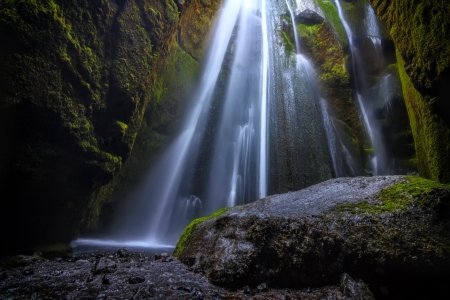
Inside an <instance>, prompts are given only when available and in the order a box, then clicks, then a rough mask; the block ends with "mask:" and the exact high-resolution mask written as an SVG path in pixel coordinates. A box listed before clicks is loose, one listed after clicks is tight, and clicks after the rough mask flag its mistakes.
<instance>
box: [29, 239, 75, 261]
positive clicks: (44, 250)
mask: <svg viewBox="0 0 450 300" xmlns="http://www.w3.org/2000/svg"><path fill="white" fill-rule="evenodd" d="M33 250H34V252H35V253H37V254H39V256H42V257H45V258H56V257H63V256H64V255H66V254H69V253H72V251H73V250H72V248H70V246H69V245H67V244H62V243H60V244H54V245H41V246H34V247H33Z"/></svg>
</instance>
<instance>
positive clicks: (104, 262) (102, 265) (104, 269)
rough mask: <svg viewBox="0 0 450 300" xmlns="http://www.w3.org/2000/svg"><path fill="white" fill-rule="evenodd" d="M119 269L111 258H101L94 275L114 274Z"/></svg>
mask: <svg viewBox="0 0 450 300" xmlns="http://www.w3.org/2000/svg"><path fill="white" fill-rule="evenodd" d="M116 269H117V264H116V262H115V261H113V260H111V259H109V258H105V257H103V258H100V260H99V262H98V264H97V266H96V267H95V271H94V274H95V275H97V274H107V273H114V272H115V271H116Z"/></svg>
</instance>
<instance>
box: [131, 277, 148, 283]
mask: <svg viewBox="0 0 450 300" xmlns="http://www.w3.org/2000/svg"><path fill="white" fill-rule="evenodd" d="M144 281H145V278H144V277H142V276H134V277H131V278H130V279H128V283H129V284H138V283H142V282H144Z"/></svg>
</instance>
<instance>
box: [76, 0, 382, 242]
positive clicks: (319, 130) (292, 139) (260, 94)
mask: <svg viewBox="0 0 450 300" xmlns="http://www.w3.org/2000/svg"><path fill="white" fill-rule="evenodd" d="M336 4H337V6H338V7H339V12H340V16H341V18H342V20H343V24H344V26H345V28H346V32H347V35H348V36H349V41H350V43H352V38H351V37H352V31H351V30H350V28H349V27H348V25H347V23H346V22H345V19H344V16H343V13H342V9H341V8H340V5H339V1H337V2H336ZM314 7H315V6H314V5H313V1H306V0H305V1H298V0H297V1H296V2H295V3H293V2H291V1H290V0H286V1H275V0H227V1H224V4H223V7H222V9H221V11H220V15H219V18H218V21H217V24H216V26H215V29H214V34H213V35H212V36H213V37H212V40H211V41H210V46H209V51H208V54H207V56H206V59H205V61H204V69H203V73H202V77H201V79H200V80H199V83H198V87H197V90H196V92H195V93H194V94H193V96H192V97H191V104H190V108H189V109H188V111H187V112H186V115H185V116H186V117H185V120H184V125H183V126H182V128H183V130H182V131H181V132H180V133H179V134H178V135H177V137H175V138H174V139H173V142H172V143H171V145H169V146H168V148H167V149H165V150H164V152H163V154H162V155H161V157H160V158H159V160H158V162H157V163H156V165H155V166H153V167H152V170H151V171H150V172H149V174H148V175H147V178H145V180H144V181H145V184H144V185H143V186H142V187H141V188H140V189H139V190H138V191H136V193H135V194H134V197H133V200H132V201H131V202H130V205H128V206H127V207H125V208H124V209H123V212H122V217H121V218H120V220H119V221H118V223H117V226H116V227H117V228H119V229H118V230H117V232H116V233H115V235H114V236H113V237H112V239H113V240H110V241H94V240H78V241H76V243H75V244H76V245H77V246H80V245H85V244H87V245H89V244H91V245H94V244H96V243H97V244H99V245H102V246H104V245H105V243H106V244H108V243H109V244H110V245H120V244H123V245H134V246H138V247H139V246H142V245H148V246H149V247H156V248H164V247H168V246H170V245H174V244H175V242H176V240H177V238H178V237H179V235H180V233H181V231H182V230H183V228H184V227H185V226H186V225H187V224H188V223H189V222H190V221H191V220H192V219H194V218H196V217H200V216H204V215H208V214H210V213H212V212H214V211H216V210H217V209H219V208H222V207H225V206H235V205H240V204H244V203H248V202H251V201H255V200H257V199H259V198H263V197H265V196H267V195H269V194H274V193H280V192H286V191H289V190H295V189H298V188H299V187H306V186H308V185H311V184H314V183H317V182H320V181H324V180H326V179H329V178H331V177H338V176H345V175H348V174H347V173H346V167H347V169H348V168H350V169H352V168H353V167H352V166H353V165H355V163H354V158H353V157H352V155H350V151H349V150H348V149H347V148H346V147H345V144H344V143H342V136H340V134H339V132H338V131H337V130H336V128H335V124H334V122H333V120H332V117H331V116H330V115H329V113H328V111H329V109H328V104H327V102H326V99H322V98H321V97H320V93H319V91H318V90H317V87H316V84H315V78H316V74H315V70H314V68H313V67H312V65H311V63H310V62H309V61H308V59H307V58H306V57H305V56H304V55H303V54H302V53H301V52H300V40H299V37H298V34H297V30H296V27H295V22H294V14H295V12H298V10H299V9H300V8H301V9H305V8H311V9H314ZM286 15H287V16H288V17H289V18H290V23H291V24H292V25H293V33H294V36H295V51H293V52H292V51H288V50H287V49H286V47H285V45H284V43H283V38H282V34H281V33H280V32H281V30H280V26H281V25H280V24H282V22H283V18H286ZM367 26H368V28H369V29H371V28H372V25H371V24H369V25H367ZM367 31H368V30H367ZM370 36H371V37H373V40H374V45H377V43H378V40H379V39H378V35H377V33H376V32H370ZM380 49H381V48H379V51H381V50H380ZM380 53H381V52H380ZM352 56H353V57H354V65H355V68H358V62H357V58H356V57H357V53H352ZM389 86H390V84H389V78H388V77H386V78H385V79H383V80H382V81H381V83H380V84H379V89H380V90H385V89H388V87H389ZM358 87H359V86H358ZM357 91H358V103H359V107H360V113H361V115H362V119H363V120H364V123H365V125H366V129H367V132H368V135H369V136H370V140H371V142H372V144H373V147H374V149H375V155H374V156H373V160H372V161H373V162H372V169H373V170H374V172H375V173H386V168H387V165H388V163H387V158H386V157H385V156H386V155H385V154H384V152H383V145H382V144H380V142H379V140H381V139H380V138H379V137H378V135H379V134H380V133H379V131H377V129H376V128H375V129H374V125H373V123H374V122H373V121H372V120H371V117H370V116H369V113H368V112H367V111H368V110H370V109H371V108H370V107H369V105H368V104H366V102H367V101H366V99H365V97H366V96H367V95H368V94H369V92H368V90H367V89H364V88H357ZM374 102H376V101H374ZM376 105H379V104H376ZM372 108H373V107H372ZM355 168H356V167H355ZM355 173H356V172H355Z"/></svg>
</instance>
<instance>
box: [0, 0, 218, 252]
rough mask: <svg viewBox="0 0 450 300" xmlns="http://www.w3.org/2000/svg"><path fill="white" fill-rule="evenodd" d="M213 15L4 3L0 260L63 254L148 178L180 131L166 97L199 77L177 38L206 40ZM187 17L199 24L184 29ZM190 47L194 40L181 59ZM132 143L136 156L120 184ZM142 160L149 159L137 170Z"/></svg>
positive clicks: (111, 5)
mask: <svg viewBox="0 0 450 300" xmlns="http://www.w3.org/2000/svg"><path fill="white" fill-rule="evenodd" d="M193 3H194V4H193ZM219 3H220V1H212V2H211V1H203V2H199V1H195V2H194V1H188V2H186V3H184V5H179V4H178V2H176V1H173V0H164V1H160V0H127V1H125V0H121V1H95V2H92V1H85V0H79V1H74V2H71V3H70V4H69V3H66V2H64V1H60V0H51V1H45V2H43V3H40V4H37V3H36V2H35V1H28V0H24V1H2V2H1V3H0V33H1V36H2V37H3V38H4V42H3V43H2V45H1V46H0V68H1V69H2V70H5V72H1V74H0V126H1V127H2V128H3V129H2V130H0V139H1V140H2V143H1V144H0V180H2V183H3V184H2V185H1V193H2V194H3V195H9V196H8V197H7V198H5V197H3V199H2V201H1V203H0V205H1V206H0V220H1V224H0V230H1V234H2V236H4V237H5V241H6V240H7V241H9V242H6V243H7V244H8V247H5V248H4V249H2V250H1V251H2V252H3V251H13V252H14V251H17V250H24V249H26V248H27V247H28V246H30V245H33V244H52V243H56V242H67V241H69V240H70V239H71V238H72V237H73V234H74V232H75V231H76V230H85V229H86V228H95V227H96V226H97V223H98V219H99V215H100V212H101V209H102V206H103V205H104V204H105V202H106V201H111V200H114V198H115V197H114V194H116V193H118V191H120V190H121V189H122V188H123V186H124V185H126V184H127V182H128V181H130V180H133V179H134V177H132V176H131V175H130V173H131V172H135V173H136V172H137V173H138V171H139V167H137V168H136V169H138V170H137V171H136V170H134V171H130V169H133V168H134V167H135V166H136V165H138V166H141V165H143V166H145V163H142V161H148V160H149V155H151V154H154V153H155V151H156V150H157V149H158V147H159V146H160V145H161V144H162V143H163V141H164V139H165V135H166V134H167V133H168V132H170V128H172V127H173V126H174V123H175V122H176V119H177V117H178V112H179V108H180V107H182V105H181V103H183V101H184V100H185V99H184V98H183V97H181V96H178V97H175V99H174V96H173V95H174V94H176V93H177V92H179V94H181V91H182V90H184V91H185V90H186V89H187V87H186V86H187V85H188V83H187V82H188V80H189V79H192V77H194V75H195V68H196V66H195V64H194V66H193V63H192V58H190V55H188V54H186V53H184V52H183V50H179V47H178V48H177V46H174V47H172V45H174V43H175V39H174V38H175V37H176V36H177V34H178V30H179V26H182V27H188V26H190V28H191V29H190V30H191V31H195V32H197V33H198V34H200V33H202V32H203V33H204V31H205V30H208V28H209V25H210V22H211V19H212V14H213V13H214V12H215V9H217V7H218V4H219ZM191 4H192V5H191ZM194 6H195V7H194ZM192 10H195V11H196V12H197V13H198V14H202V20H201V22H200V21H199V22H197V23H198V24H197V23H195V24H187V23H188V21H189V18H188V19H186V18H184V19H183V20H180V18H182V17H183V16H184V14H188V15H192ZM205 10H207V12H208V14H206V13H204V12H205ZM208 20H209V22H208ZM194 25H195V26H197V27H194V28H193V27H192V26H194ZM199 27H200V28H199ZM204 36H205V34H203V35H202V37H204ZM191 38H192V39H194V37H192V35H189V34H188V35H186V36H185V37H184V38H183V41H184V43H185V44H187V43H189V41H190V39H191ZM195 47H199V48H200V41H199V40H198V38H197V39H196V40H195V43H194V44H193V45H191V47H190V48H189V51H194V50H195V51H197V49H196V48H195ZM172 49H175V50H172ZM177 49H178V50H177ZM182 52H183V53H182ZM196 53H197V54H198V56H200V55H201V51H197V52H196ZM168 56H169V57H170V58H169V60H168V62H167V63H165V62H164V61H165V59H166V57H168ZM189 58H190V59H191V60H189ZM163 63H164V64H165V65H163ZM167 65H169V67H167ZM186 66H188V68H186ZM162 68H165V69H164V70H165V73H166V74H167V73H168V72H172V73H171V74H169V76H168V75H163V74H160V73H161V72H160V71H161V69H162ZM186 69H187V70H186ZM183 72H184V73H183ZM177 76H179V77H180V78H183V80H175V79H174V78H177ZM168 81H170V85H168V84H167V82H168ZM164 84H165V85H164ZM167 90H169V92H168V94H169V95H168V96H167V95H162V93H163V92H166V91H167ZM166 93H167V92H166ZM149 101H150V104H151V105H150V108H149V109H147V106H148V105H147V104H148V103H149ZM144 115H146V118H145V120H146V121H145V122H142V120H143V118H144ZM143 132H145V134H144V135H143V137H142V138H141V139H140V140H138V141H137V142H136V136H137V135H138V133H141V135H142V133H143ZM136 143H138V144H139V145H141V146H142V147H141V149H140V150H136V151H135V152H137V155H136V154H135V155H134V158H133V159H132V161H133V163H131V166H127V165H129V164H127V165H126V166H125V167H126V168H125V169H126V170H125V172H122V174H123V175H122V177H121V178H120V179H117V178H118V174H119V172H120V171H121V170H122V168H123V165H124V163H125V162H127V161H128V158H129V156H130V153H131V150H132V149H133V148H134V145H135V144H136ZM139 152H140V153H141V154H142V153H150V154H146V155H144V156H145V157H144V158H140V159H137V158H136V157H138V158H139ZM11 227H13V228H15V230H14V231H11V230H8V228H11ZM18 236H20V239H18V238H17V237H18ZM8 249H9V250H8Z"/></svg>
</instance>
